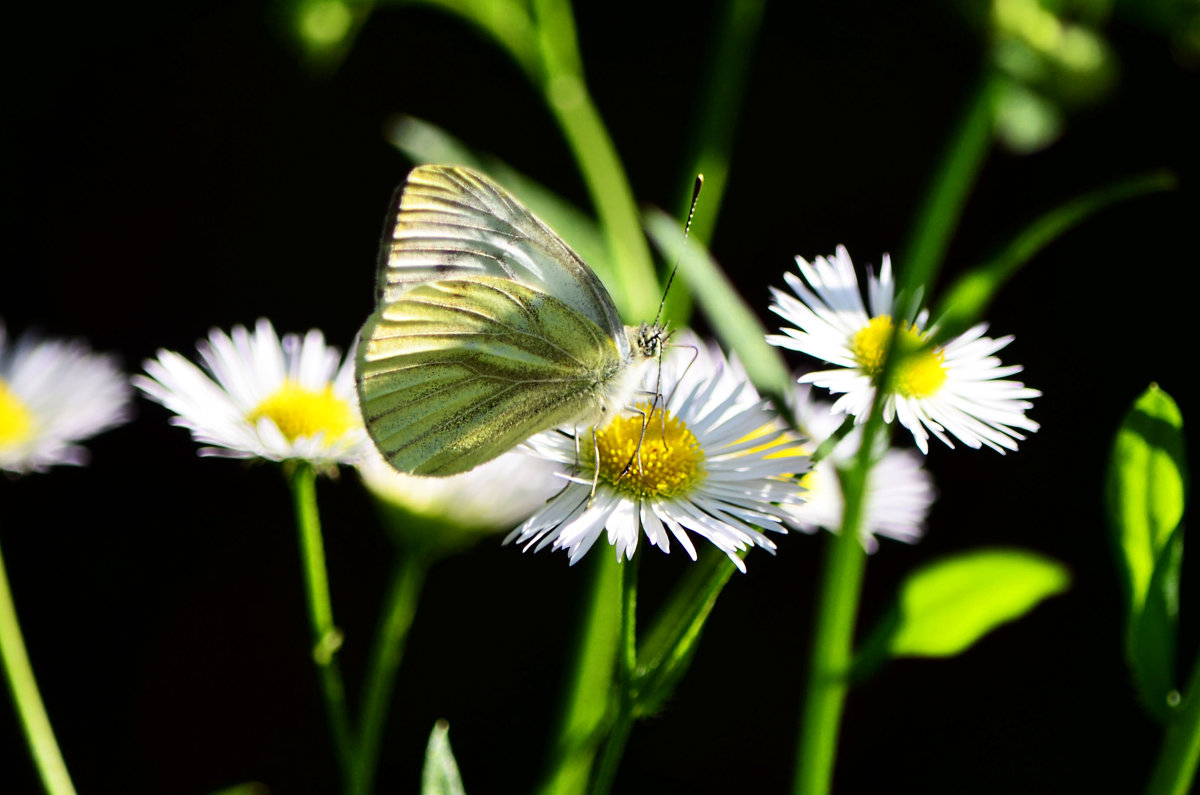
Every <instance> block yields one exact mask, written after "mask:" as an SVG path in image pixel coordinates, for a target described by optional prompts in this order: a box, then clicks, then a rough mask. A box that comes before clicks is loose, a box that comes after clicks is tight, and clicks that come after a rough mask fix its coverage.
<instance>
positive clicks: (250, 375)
mask: <svg viewBox="0 0 1200 795" xmlns="http://www.w3.org/2000/svg"><path fill="white" fill-rule="evenodd" d="M196 347H197V349H198V350H199V351H200V359H201V362H202V364H203V365H204V370H201V369H200V368H199V367H197V366H196V365H194V364H192V363H191V362H190V361H188V360H187V359H185V358H184V357H182V356H180V355H179V354H178V353H175V352H173V351H166V350H159V352H158V358H156V359H148V360H146V362H145V363H144V367H145V369H146V373H147V375H148V376H149V377H147V376H136V377H135V378H134V379H133V383H134V385H135V386H136V387H137V388H138V389H140V390H142V392H144V393H145V394H146V395H147V396H148V397H150V398H151V399H152V400H155V401H157V402H158V403H161V404H162V405H163V406H166V407H167V408H168V409H169V410H171V411H173V412H175V414H176V415H177V416H175V417H172V418H171V423H172V424H174V425H182V426H183V427H184V428H187V429H188V430H190V431H191V432H192V438H193V439H195V440H196V441H197V442H200V443H201V444H204V445H206V446H205V447H202V448H200V455H203V456H208V455H213V456H226V457H229V458H256V457H257V458H265V459H267V460H270V461H284V460H287V459H303V460H305V461H309V462H312V463H313V464H316V465H318V466H323V467H327V466H335V465H337V464H350V463H354V462H355V461H357V460H358V459H359V458H361V457H362V455H363V454H364V452H365V451H366V450H367V448H368V447H369V446H370V441H369V440H368V439H367V435H366V431H365V430H364V429H363V426H362V419H361V416H360V414H359V411H358V398H357V395H356V392H355V389H354V357H353V355H347V356H346V359H345V361H344V362H342V363H341V366H340V367H339V364H338V362H339V354H338V350H337V349H336V348H332V347H330V346H328V345H326V344H325V336H324V335H323V334H322V333H321V332H320V331H318V330H316V329H313V330H312V331H309V332H308V333H307V334H305V335H304V337H303V338H301V337H300V336H299V335H296V334H288V335H286V336H285V337H284V338H283V340H282V341H281V340H280V339H279V337H278V336H277V335H276V333H275V329H274V328H273V327H272V326H271V323H270V322H269V321H267V320H265V319H262V320H259V321H258V323H257V324H256V326H255V328H254V331H253V332H249V331H247V330H246V329H245V328H244V327H242V326H234V327H233V331H232V332H231V333H229V334H226V333H225V332H223V331H220V330H218V329H213V330H212V331H210V332H209V335H208V339H207V340H201V341H200V342H199V343H197V345H196Z"/></svg>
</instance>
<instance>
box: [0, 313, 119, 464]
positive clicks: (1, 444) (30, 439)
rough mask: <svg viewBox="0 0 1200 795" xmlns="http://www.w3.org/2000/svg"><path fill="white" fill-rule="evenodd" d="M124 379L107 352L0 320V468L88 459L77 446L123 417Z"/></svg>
mask: <svg viewBox="0 0 1200 795" xmlns="http://www.w3.org/2000/svg"><path fill="white" fill-rule="evenodd" d="M130 391H131V390H130V389H129V384H128V382H127V381H126V379H125V376H124V375H123V374H122V373H121V371H120V369H119V368H118V367H117V364H116V360H115V359H114V358H112V357H111V356H107V355H103V354H97V353H93V352H92V351H91V349H90V348H89V347H88V345H87V344H86V343H84V342H83V341H81V340H56V339H38V338H36V337H34V336H33V335H30V334H23V335H22V336H21V337H20V338H18V339H17V340H16V341H15V342H14V343H13V344H12V345H11V346H10V345H9V344H8V338H7V334H6V332H5V329H4V324H3V322H0V470H5V471H8V472H16V473H19V474H23V473H26V472H43V471H45V470H46V469H47V468H49V467H51V466H55V465H59V464H69V465H77V466H78V465H82V464H85V463H87V460H88V452H87V450H86V449H84V448H83V447H81V446H80V445H78V444H76V443H77V442H79V441H81V440H83V439H86V438H88V437H90V436H94V435H96V434H98V433H100V432H101V431H104V430H107V429H109V428H112V427H113V426H115V425H120V424H121V423H122V422H125V421H126V420H127V419H128V418H129V397H130Z"/></svg>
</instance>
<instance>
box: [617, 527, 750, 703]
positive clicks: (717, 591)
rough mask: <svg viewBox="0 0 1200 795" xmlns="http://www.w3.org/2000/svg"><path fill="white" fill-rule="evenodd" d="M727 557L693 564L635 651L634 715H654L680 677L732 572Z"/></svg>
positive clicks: (717, 556) (713, 553)
mask: <svg viewBox="0 0 1200 795" xmlns="http://www.w3.org/2000/svg"><path fill="white" fill-rule="evenodd" d="M735 568H736V567H735V566H734V564H733V562H732V561H731V560H730V559H729V556H728V555H725V554H724V553H721V552H718V551H715V550H713V551H709V552H707V553H706V554H705V555H704V557H703V558H702V559H701V560H699V561H697V562H696V564H695V565H693V566H692V567H691V568H690V570H689V571H688V574H687V576H686V577H684V578H683V580H682V581H681V582H680V583H679V585H678V586H677V587H676V588H675V591H674V592H673V593H672V594H671V598H670V600H669V601H668V602H667V603H666V604H665V605H664V606H663V608H662V609H661V610H660V611H659V614H658V616H657V618H656V620H655V623H654V626H653V627H652V628H651V630H650V632H649V633H647V635H646V640H645V641H643V642H642V644H641V648H639V649H638V655H637V656H638V669H639V670H638V672H637V679H636V681H635V687H636V689H637V697H638V704H637V708H638V713H639V714H641V715H652V714H654V712H656V711H657V710H658V708H659V707H660V706H661V705H662V703H663V701H665V700H666V699H667V698H668V697H669V696H670V695H671V693H672V692H673V691H674V689H675V685H676V684H678V683H679V680H680V679H682V678H683V675H684V674H685V673H686V672H687V669H688V667H689V666H690V665H691V662H692V658H693V657H694V656H695V654H696V647H697V646H699V644H700V634H701V632H702V631H703V629H704V623H705V622H706V621H707V620H708V616H709V614H710V613H712V609H713V607H714V606H715V605H716V603H717V597H718V596H720V595H721V591H722V589H724V587H725V585H726V584H727V583H728V582H729V578H730V577H731V576H732V575H733V572H734V570H735Z"/></svg>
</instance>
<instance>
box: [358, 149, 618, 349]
mask: <svg viewBox="0 0 1200 795" xmlns="http://www.w3.org/2000/svg"><path fill="white" fill-rule="evenodd" d="M379 257H380V262H379V281H378V285H377V287H378V300H379V302H380V304H381V305H382V304H388V303H391V302H393V301H395V300H396V299H398V298H399V297H400V296H401V295H403V294H404V293H405V292H406V291H407V290H410V289H412V288H413V287H414V286H416V285H418V284H421V283H424V282H430V281H437V280H448V279H462V278H473V277H476V276H499V277H502V278H505V279H512V280H513V281H517V282H520V283H521V284H526V285H529V286H531V287H534V288H537V289H539V290H541V291H543V292H546V293H549V294H551V295H553V296H555V297H556V298H558V299H559V300H561V301H563V302H564V303H566V304H567V305H568V306H570V307H572V308H573V309H574V310H575V311H576V312H578V313H579V314H581V315H583V316H584V317H586V318H588V319H589V320H591V321H592V322H593V323H595V324H596V325H597V326H599V327H600V328H601V329H603V330H604V331H605V332H606V333H607V335H608V336H609V337H610V338H611V339H612V340H613V343H614V344H615V345H616V346H617V347H618V349H619V350H620V351H621V353H622V355H624V354H626V353H627V352H628V345H629V343H628V341H627V340H626V338H625V333H624V326H623V325H622V324H621V319H620V317H619V316H618V315H617V310H616V307H614V306H613V302H612V298H611V297H610V296H609V294H608V291H607V290H605V289H604V285H603V284H601V282H600V280H599V279H598V278H596V275H595V274H594V273H592V271H591V269H590V268H588V266H587V265H586V264H584V262H583V260H582V259H580V258H579V255H578V254H576V253H575V252H574V251H572V250H571V247H570V246H568V245H567V244H566V243H565V242H563V240H562V238H560V237H559V236H558V235H556V234H555V233H554V232H553V231H551V229H550V228H549V227H548V226H546V224H544V223H543V222H542V221H541V220H540V219H539V218H538V217H537V216H535V215H534V214H533V213H531V212H529V210H527V209H526V208H525V206H524V205H522V204H521V203H520V202H519V201H517V200H516V199H515V198H513V196H512V195H510V194H509V193H508V192H507V191H505V190H504V188H502V187H500V186H499V185H497V184H496V183H494V182H492V181H491V180H490V179H488V178H487V177H485V176H483V175H482V174H479V173H477V172H475V171H471V170H469V169H465V168H461V167H452V166H419V167H417V168H414V169H413V170H412V172H410V173H409V175H408V180H407V182H406V183H405V185H404V189H403V192H402V194H401V196H400V200H399V206H398V207H396V208H395V216H394V222H393V223H392V225H391V230H390V234H389V233H388V232H387V231H385V234H384V239H383V242H382V243H381V245H380V254H379Z"/></svg>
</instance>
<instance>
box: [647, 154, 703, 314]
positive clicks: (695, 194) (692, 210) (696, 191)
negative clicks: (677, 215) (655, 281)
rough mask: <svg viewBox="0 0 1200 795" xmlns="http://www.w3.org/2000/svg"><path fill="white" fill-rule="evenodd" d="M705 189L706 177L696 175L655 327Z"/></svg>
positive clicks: (665, 302)
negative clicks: (701, 194) (690, 202)
mask: <svg viewBox="0 0 1200 795" xmlns="http://www.w3.org/2000/svg"><path fill="white" fill-rule="evenodd" d="M703 187H704V175H703V174H697V175H696V184H695V185H693V186H692V204H691V206H690V207H689V208H688V214H687V222H686V223H685V224H684V225H683V243H681V244H680V246H679V253H678V254H676V255H675V265H674V267H672V268H671V275H670V276H668V277H667V286H666V287H665V288H663V297H662V300H661V301H659V303H658V315H657V316H656V317H655V318H654V325H655V326H657V325H658V324H659V323H660V322H661V321H662V313H663V309H664V308H665V307H666V305H667V293H669V292H670V291H671V282H673V281H675V272H676V271H677V270H679V260H680V258H682V257H683V249H684V246H686V245H687V239H688V232H690V231H691V229H692V216H694V215H695V214H696V202H697V201H699V200H700V189H701V188H703Z"/></svg>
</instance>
